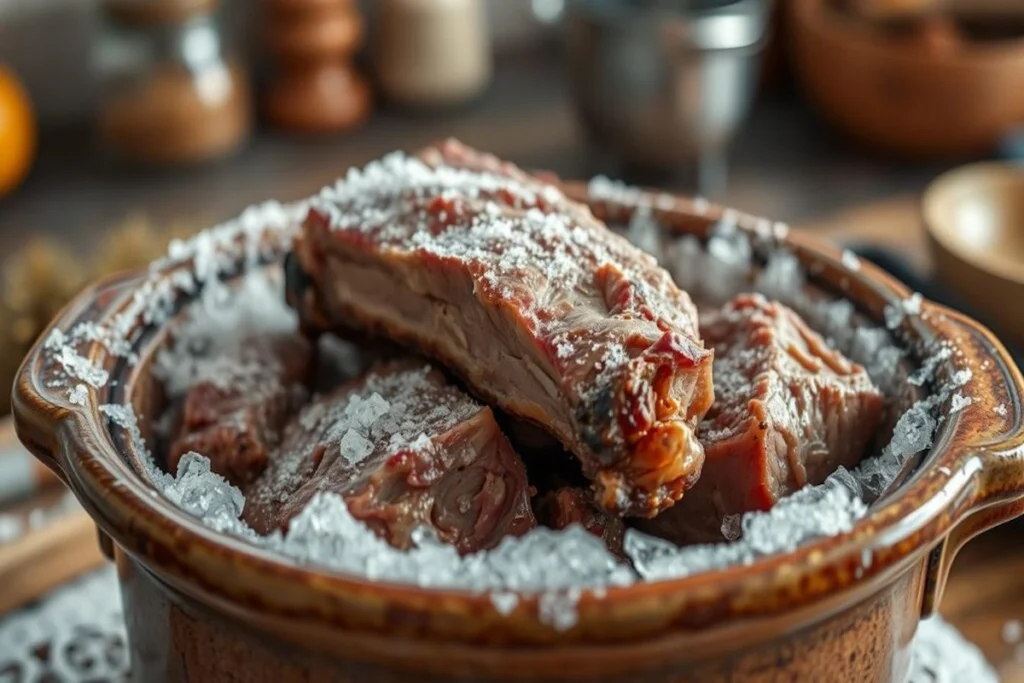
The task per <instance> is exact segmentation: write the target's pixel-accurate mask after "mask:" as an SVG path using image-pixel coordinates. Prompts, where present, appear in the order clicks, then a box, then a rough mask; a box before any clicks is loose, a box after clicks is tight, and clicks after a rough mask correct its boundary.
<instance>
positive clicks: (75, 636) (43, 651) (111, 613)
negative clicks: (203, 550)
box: [0, 566, 999, 683]
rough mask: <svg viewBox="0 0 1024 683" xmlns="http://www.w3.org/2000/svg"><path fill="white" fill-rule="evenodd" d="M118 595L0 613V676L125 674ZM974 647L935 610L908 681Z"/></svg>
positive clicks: (964, 658)
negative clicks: (0, 617)
mask: <svg viewBox="0 0 1024 683" xmlns="http://www.w3.org/2000/svg"><path fill="white" fill-rule="evenodd" d="M127 678H128V654H127V650H126V649H125V631H124V623H123V622H122V619H121V594H120V592H119V590H118V586H117V576H116V574H115V573H114V569H113V567H110V566H108V567H104V568H103V569H100V570H98V571H96V572H93V573H91V574H88V575H86V576H84V577H82V578H80V579H78V580H76V581H74V582H72V583H70V584H68V585H67V586H64V587H63V588H60V589H58V590H56V591H54V592H53V593H51V594H50V595H49V596H47V597H46V598H44V599H43V600H41V601H40V602H39V603H37V604H36V605H34V606H32V607H28V608H25V609H22V610H19V611H17V612H14V613H12V614H10V615H9V616H7V617H5V618H3V619H2V620H0V683H37V682H38V683H43V682H44V681H45V682H46V683H72V682H79V681H81V682H84V681H89V682H90V683H91V682H95V681H124V680H126V679H127ZM998 681H999V678H998V676H997V675H996V673H995V671H993V670H992V668H991V667H990V666H989V665H988V663H987V662H986V661H985V658H984V657H983V656H982V654H981V651H980V650H979V649H978V648H977V647H975V646H974V645H973V644H971V643H969V642H967V641H966V640H964V638H963V637H962V636H961V635H960V634H959V633H958V632H957V630H956V629H955V628H953V627H952V626H950V625H949V624H947V623H946V622H944V621H943V620H942V619H941V618H938V617H935V618H932V619H929V620H928V621H926V622H923V623H922V624H921V626H920V628H919V629H918V634H917V639H916V641H915V644H914V658H913V662H912V664H911V673H910V677H909V680H908V683H998Z"/></svg>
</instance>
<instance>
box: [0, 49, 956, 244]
mask: <svg viewBox="0 0 1024 683" xmlns="http://www.w3.org/2000/svg"><path fill="white" fill-rule="evenodd" d="M560 64H561V63H560V61H559V59H558V57H557V55H552V54H546V53H539V54H536V55H531V56H523V57H510V58H506V59H503V60H500V61H499V63H498V65H497V68H496V72H495V78H494V80H493V82H492V84H491V87H490V89H489V90H488V92H487V93H486V94H485V95H484V96H483V97H481V98H480V100H479V101H477V102H476V103H474V104H473V105H471V106H469V107H466V108H463V109H460V110H458V111H452V112H448V113H445V114H434V115H417V114H410V113H406V112H401V111H396V110H394V109H391V108H388V107H381V108H378V110H377V111H376V112H375V114H374V116H373V118H372V120H371V121H370V122H369V124H368V125H366V126H365V127H364V128H362V129H360V130H357V131H353V132H351V133H349V134H346V135H339V136H333V137H327V138H295V137H292V136H287V135H285V134H282V133H279V132H275V131H272V130H260V131H259V132H258V133H257V134H256V135H255V136H254V137H253V139H252V140H251V141H250V142H249V144H248V145H247V147H246V148H245V149H243V150H242V151H241V152H240V153H239V154H238V155H237V156H235V157H233V158H232V159H230V160H227V161H224V162H221V163H217V164H213V165H210V166H204V167H200V168H192V169H179V170H168V171H157V172H154V171H139V170H133V169H126V168H123V167H118V166H116V165H113V164H111V163H109V162H108V161H106V160H104V159H103V158H102V157H101V155H99V154H98V153H97V152H96V150H95V149H94V147H93V145H92V141H91V139H90V136H89V133H88V130H82V129H68V130H57V131H48V132H46V133H45V134H44V136H43V139H42V144H41V147H40V150H39V156H38V158H37V161H36V164H35V166H34V168H33V171H32V173H31V175H30V176H29V178H28V179H27V181H26V182H25V184H24V185H23V186H22V187H21V188H19V190H18V191H16V192H15V193H14V194H13V195H12V196H9V197H7V198H5V199H2V200H0V252H2V253H10V252H11V250H12V249H15V248H16V247H17V246H18V245H19V244H21V243H23V242H24V241H25V239H26V238H27V237H28V236H29V235H31V234H41V235H48V236H52V237H56V238H59V239H61V240H65V241H67V243H69V244H70V245H72V246H74V247H88V246H89V245H90V244H92V243H94V242H95V241H96V239H97V235H99V234H100V233H101V231H103V230H104V229H107V228H109V227H110V226H112V225H114V224H116V223H118V222H119V221H121V220H123V219H124V218H125V217H126V216H127V215H129V214H133V213H140V212H142V213H144V214H145V215H146V216H147V217H149V218H150V219H151V220H153V221H154V222H156V223H157V224H161V223H164V222H167V221H170V220H185V221H188V222H192V221H199V222H202V221H208V222H213V221H219V220H223V219H226V218H229V217H231V216H233V215H235V214H237V213H238V212H239V211H240V210H241V209H242V208H244V207H245V206H246V205H248V204H250V203H253V202H257V201H260V200H263V199H267V198H271V197H273V198H277V199H282V200H291V199H297V198H300V197H302V196H304V195H307V194H309V193H312V192H314V191H315V190H317V189H318V188H319V187H320V186H322V185H324V184H326V183H328V182H330V181H332V180H333V179H334V178H336V177H337V176H338V175H340V174H342V173H343V172H344V171H345V169H347V168H348V167H349V166H351V165H353V164H363V163H365V162H367V161H369V160H371V159H373V158H375V157H378V156H380V155H381V154H383V153H385V152H388V151H391V150H394V149H407V150H413V149H416V148H417V147H419V146H421V145H423V144H425V143H427V142H429V141H431V140H433V139H436V138H439V137H445V136H454V137H458V138H460V139H462V140H463V141H464V142H466V143H468V144H471V145H474V146H478V147H480V148H482V149H486V150H488V151H491V152H494V153H495V154H498V155H499V156H502V157H507V158H509V159H512V160H514V161H516V162H518V163H520V164H522V165H524V166H528V167H534V168H548V169H552V170H554V171H556V172H557V173H559V174H561V175H562V176H564V177H588V176H590V175H592V174H593V172H594V171H595V170H596V171H600V170H602V169H600V168H596V167H593V166H592V165H591V163H590V161H588V160H589V159H592V158H593V156H592V155H588V153H587V150H586V149H585V146H584V144H583V142H582V136H581V135H580V133H579V131H578V128H577V125H576V122H575V117H574V115H573V111H572V102H571V99H570V96H569V93H568V90H567V88H566V87H565V82H564V78H563V72H562V69H561V65H560ZM730 162H731V163H730V182H729V188H728V191H727V193H726V195H725V197H724V198H722V199H723V200H724V201H725V202H726V203H728V204H730V205H732V206H735V207H737V208H740V209H743V210H746V211H749V212H752V213H756V214H760V215H765V216H769V217H772V218H774V219H778V220H784V221H787V222H789V223H791V224H794V225H796V224H801V223H806V222H808V221H812V220H815V219H818V218H819V217H822V216H825V215H830V214H833V213H835V212H836V211H839V210H843V209H846V208H850V207H854V206H857V205H859V204H861V203H864V202H870V201H875V200H879V199H881V198H885V197H889V196H891V195H908V194H910V195H912V194H916V193H918V192H920V191H921V190H922V189H923V188H924V186H925V185H926V184H927V182H928V181H929V180H930V179H931V178H933V177H934V176H935V175H937V174H938V173H940V172H941V171H942V170H944V168H946V167H947V166H948V165H941V164H913V163H911V164H900V163H895V162H893V161H891V160H886V159H883V158H880V157H877V156H874V155H873V154H871V153H870V152H867V151H865V150H863V149H860V148H858V147H857V146H856V145H853V144H850V143H847V142H845V141H843V140H841V139H840V138H838V137H837V136H836V135H835V134H834V133H832V132H831V131H830V130H829V129H828V128H827V127H826V126H825V125H824V124H823V123H822V122H821V121H820V120H819V119H818V117H817V116H816V115H815V114H814V112H812V111H810V110H809V109H808V108H807V107H806V106H805V105H804V104H802V103H801V102H800V100H799V99H798V98H797V97H796V96H793V95H791V94H778V95H773V96H771V97H764V98H762V99H761V101H759V102H758V104H757V105H756V107H755V110H754V112H753V114H752V116H751V117H750V120H749V122H748V125H747V127H746V128H745V129H744V130H743V132H742V133H741V135H740V136H739V138H738V139H737V140H736V143H735V145H734V147H733V152H732V155H731V160H730ZM666 187H668V188H671V189H681V190H687V189H689V188H686V187H681V186H680V185H678V184H672V183H669V184H667V185H666Z"/></svg>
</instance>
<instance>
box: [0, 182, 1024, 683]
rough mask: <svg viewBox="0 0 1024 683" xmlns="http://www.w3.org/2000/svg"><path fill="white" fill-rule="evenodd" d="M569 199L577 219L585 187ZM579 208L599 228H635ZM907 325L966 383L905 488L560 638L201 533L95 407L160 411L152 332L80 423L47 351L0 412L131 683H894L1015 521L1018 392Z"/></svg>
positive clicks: (695, 217)
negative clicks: (64, 501)
mask: <svg viewBox="0 0 1024 683" xmlns="http://www.w3.org/2000/svg"><path fill="white" fill-rule="evenodd" d="M566 190H567V192H568V193H569V194H571V195H573V196H576V197H579V198H584V199H585V198H586V188H585V187H584V186H582V185H573V184H570V185H567V186H566ZM661 199H662V201H659V202H658V203H657V204H656V206H658V207H660V208H659V209H657V210H656V211H655V214H656V215H657V216H658V217H659V218H660V219H661V220H662V221H663V224H665V225H668V226H671V228H672V229H674V230H677V231H682V232H690V233H692V234H696V235H704V234H705V233H706V232H707V230H708V228H709V226H710V225H711V224H712V223H713V222H714V221H715V220H716V219H717V218H719V217H720V215H721V210H720V209H716V208H712V209H711V210H708V211H703V212H700V213H698V212H696V211H694V207H693V205H692V204H691V203H690V202H689V201H687V200H684V199H672V200H671V201H666V200H665V198H661ZM593 208H594V211H595V213H596V214H598V215H600V216H603V217H606V218H609V219H621V218H623V217H624V216H628V215H629V213H630V212H631V211H632V208H631V206H629V205H623V204H609V203H594V204H593ZM753 220H754V219H753V218H751V217H747V216H742V217H741V220H740V225H741V227H744V228H745V229H746V228H751V227H752V225H753ZM786 241H787V242H788V243H789V244H790V246H791V248H792V249H793V250H794V251H795V252H796V253H797V255H798V256H799V258H800V259H801V260H802V261H803V262H804V263H805V265H807V266H810V268H809V272H811V273H814V276H813V280H814V282H815V284H817V285H819V286H821V287H823V288H826V289H828V290H831V291H832V292H833V293H836V294H843V295H845V296H847V297H848V298H849V299H850V300H851V301H853V302H854V303H855V304H856V305H857V306H858V308H859V309H860V311H861V312H862V313H863V314H864V315H866V316H869V317H870V318H872V319H874V320H881V319H882V316H883V307H884V306H885V304H886V303H892V302H896V301H899V300H901V299H904V298H906V297H907V296H908V294H909V292H908V291H907V289H906V288H905V287H903V286H902V285H900V284H899V283H897V282H895V281H894V280H892V279H891V278H889V277H887V276H886V275H885V274H883V273H882V272H881V271H880V270H879V269H877V268H875V267H873V266H871V265H870V264H867V263H864V264H863V265H862V267H861V268H860V269H858V270H856V271H851V270H848V269H846V268H844V266H843V265H842V260H841V254H840V253H839V252H838V251H837V250H835V249H833V248H831V247H827V246H823V245H819V244H817V243H815V242H813V241H812V240H810V239H809V238H807V237H805V236H803V235H791V236H789V237H787V238H786ZM141 277H142V276H121V277H117V278H114V279H110V280H106V281H104V282H102V283H100V284H98V285H96V286H95V287H93V288H91V289H89V290H87V291H85V292H84V293H83V294H82V295H81V296H79V297H78V299H77V300H76V301H75V302H74V303H73V304H71V305H70V306H69V307H68V308H67V309H66V310H65V311H64V312H63V314H62V315H61V316H60V318H59V319H58V320H56V321H55V322H54V323H53V327H54V328H56V329H60V330H64V331H67V330H68V329H70V328H71V327H72V326H73V325H74V324H75V323H76V322H79V321H105V320H109V319H110V318H111V316H113V315H114V314H115V313H116V312H117V311H119V310H123V309H124V308H125V306H127V305H128V303H129V301H130V299H131V295H132V293H133V291H134V290H135V288H136V287H137V286H138V283H139V282H140V278H141ZM923 311H924V316H923V317H921V318H914V319H912V320H909V321H908V322H906V323H905V324H906V325H907V329H906V332H907V334H908V335H909V336H911V337H913V338H916V339H918V340H923V341H928V340H935V339H948V340H952V341H954V342H955V343H956V345H957V347H958V348H959V349H960V351H961V353H960V354H955V355H954V356H953V357H952V358H951V359H950V360H947V361H945V364H946V365H945V367H944V368H942V371H944V372H950V371H953V370H958V369H962V368H969V369H970V370H971V371H972V372H973V380H972V381H971V382H970V383H969V384H968V385H966V386H965V387H963V388H962V390H961V392H962V393H963V394H964V395H966V396H969V397H970V398H971V399H972V401H973V402H972V403H971V404H970V405H969V406H967V407H966V408H964V409H963V410H961V411H959V412H956V413H954V414H950V415H949V416H947V418H946V419H945V420H944V421H943V423H942V425H941V426H940V428H939V432H938V433H937V435H936V438H935V445H934V447H933V448H932V450H931V452H930V453H929V454H927V456H926V457H925V460H924V462H923V465H922V466H921V467H920V468H919V469H918V470H917V471H916V473H915V474H914V475H913V476H912V477H911V478H910V479H909V480H908V481H907V482H906V483H904V484H903V485H902V487H901V488H899V489H898V490H897V491H895V492H894V493H892V494H890V495H889V496H888V497H887V498H886V499H885V500H884V502H882V503H879V504H877V506H876V508H875V509H874V511H873V513H872V514H870V515H869V516H868V517H866V518H865V519H863V520H862V521H860V522H859V523H858V524H857V525H856V526H855V527H854V528H853V529H852V530H851V531H850V532H848V533H844V534H842V535H839V536H835V537H830V538H824V539H821V540H818V541H816V542H813V543H809V544H806V545H804V546H802V547H800V548H799V549H798V550H796V551H794V552H792V553H789V554H786V555H779V556H773V557H769V558H765V559H762V560H759V561H757V562H755V563H754V564H752V565H750V566H737V567H733V568H730V569H728V570H724V571H719V572H714V573H708V574H701V575H696V576H692V577H688V578H683V579H677V580H671V581H664V582H657V583H642V584H638V585H634V586H630V587H624V588H613V589H609V590H608V591H607V593H606V595H604V596H603V597H597V596H595V595H593V594H591V593H588V592H585V593H584V595H583V597H582V599H581V601H580V604H579V621H578V623H577V625H576V626H575V627H573V628H572V629H571V630H568V631H565V632H557V631H555V630H554V629H552V628H551V627H550V626H547V625H545V624H544V623H543V622H541V621H540V619H539V618H538V613H537V603H536V600H535V599H532V598H527V597H524V598H522V599H521V600H520V601H519V604H518V606H517V607H516V609H515V610H514V611H513V612H512V613H511V614H510V615H508V616H503V615H501V614H499V613H498V612H497V611H496V609H495V608H494V607H493V605H492V604H491V602H490V600H489V598H488V597H487V596H483V595H473V594H467V593H460V592H455V591H440V590H426V589H421V588H416V587H408V586H398V585H388V584H383V583H374V582H371V581H368V580H365V579H362V578H356V577H352V576H345V575H340V574H336V573H331V572H328V571H320V570H316V569H311V568H308V567H305V566H301V565H299V564H297V563H295V562H293V561H291V560H289V559H287V558H284V557H279V556H276V555H272V554H270V553H268V552H267V551H264V550H261V549H259V548H256V547H254V546H251V545H248V544H247V543H245V542H243V541H240V540H236V539H234V538H230V537H227V536H223V535H221V534H218V533H216V532H214V531H213V530H211V529H210V528H207V527H205V526H203V525H202V524H201V523H200V522H198V521H197V520H196V519H194V518H192V517H190V516H189V515H187V514H186V513H184V512H183V511H181V510H180V509H178V508H177V507H175V506H174V505H173V504H172V503H171V502H169V501H167V500H166V499H164V498H163V497H162V496H160V495H157V494H156V493H155V492H154V491H153V490H152V488H151V486H150V485H149V484H148V483H147V481H146V480H145V478H144V476H143V475H142V474H140V470H139V468H138V464H137V462H138V461H137V454H136V453H134V452H133V450H132V447H131V446H130V445H129V442H128V441H127V440H126V439H125V438H124V437H125V435H124V434H123V430H120V429H119V428H117V427H115V426H113V425H112V424H111V423H109V422H108V421H107V420H106V419H105V418H104V417H103V416H102V415H101V414H100V412H99V411H98V406H99V405H101V404H104V403H110V402H123V401H125V400H130V401H133V402H134V404H135V406H136V409H137V411H138V412H139V413H140V414H141V415H152V414H154V413H155V412H156V404H154V403H153V400H154V399H153V398H152V396H153V395H154V394H155V392H154V391H153V387H154V383H153V382H152V381H151V380H150V378H149V373H148V371H147V367H148V364H149V360H150V359H151V358H152V355H153V353H154V350H155V349H156V348H157V347H158V346H159V344H160V343H161V341H162V338H163V334H162V333H163V332H164V331H165V330H160V329H157V330H152V329H147V328H146V326H145V325H143V323H142V322H141V321H139V322H138V325H137V328H138V329H137V330H136V332H138V334H136V335H135V336H134V337H133V338H134V339H135V348H136V351H137V352H138V353H139V356H140V358H141V361H140V362H139V363H138V364H137V365H136V366H127V365H126V364H125V363H124V362H123V361H121V360H120V359H116V358H112V357H109V356H108V355H107V354H106V352H105V351H104V349H103V348H102V347H100V346H99V345H94V346H93V347H91V349H90V350H89V352H88V354H87V355H88V357H90V358H91V359H92V360H93V362H95V363H97V364H98V365H100V366H102V367H104V368H106V369H107V370H108V371H109V372H110V373H111V378H112V379H115V380H117V383H116V386H113V387H110V386H108V387H106V388H103V389H100V390H92V389H90V391H89V397H88V400H87V401H86V402H85V405H72V404H71V403H70V402H69V401H68V399H67V390H66V389H63V390H59V391H58V390H54V389H52V388H48V380H49V379H52V378H51V377H50V375H49V373H51V372H52V371H53V358H52V357H51V356H52V352H50V351H47V350H46V349H45V348H44V347H43V345H42V344H40V345H38V346H37V347H36V348H35V349H34V350H33V351H32V353H31V354H30V355H29V357H28V358H27V359H26V361H25V364H24V366H23V367H22V370H21V373H20V375H19V377H18V381H17V384H16V386H15V391H14V412H15V418H16V424H17V430H18V434H19V436H20V437H21V439H22V441H23V442H24V443H25V444H26V445H27V446H28V447H29V448H30V449H31V450H32V451H33V452H34V453H35V454H36V455H37V456H38V457H39V458H40V459H41V460H43V461H44V462H45V463H46V464H48V465H49V466H50V467H52V468H53V469H54V470H56V471H57V472H58V473H59V474H60V476H61V477H62V478H63V479H64V480H65V481H66V482H67V483H68V485H69V486H70V487H71V489H72V490H73V491H74V492H75V494H76V495H77V496H78V498H79V500H80V501H81V502H82V504H83V505H84V506H85V508H86V509H87V510H88V511H89V513H90V514H91V515H92V517H93V518H94V519H95V521H96V524H97V526H98V528H99V533H100V539H101V543H102V545H103V547H104V548H105V550H106V551H107V553H108V554H109V555H111V556H112V557H113V558H114V560H115V561H116V562H117V567H118V572H119V576H120V581H121V587H122V593H123V597H124V607H125V618H126V620H127V625H128V633H129V640H130V647H131V657H132V664H133V676H134V677H135V680H139V681H147V682H159V681H214V682H220V681H225V682H226V681H247V682H249V683H260V682H263V681H266V682H272V683H282V682H283V681H293V680H301V681H351V682H359V683H385V682H387V683H397V682H402V683H405V682H407V681H453V680H459V681H527V680H529V681H606V682H612V681H615V682H623V683H624V682H627V681H629V682H638V681H675V682H680V683H681V682H684V681H685V682H697V681H700V682H701V683H708V682H713V681H731V682H734V683H739V682H741V681H742V682H744V683H750V682H754V681H758V682H760V681H902V680H903V679H904V678H905V675H906V672H907V668H908V664H909V656H910V645H911V640H912V638H913V636H914V632H915V629H916V626H917V623H918V620H919V619H920V618H921V617H922V616H923V615H928V614H930V613H931V612H932V611H933V610H934V608H935V605H936V604H937V602H938V600H939V597H940V596H941V594H942V589H943V585H944V583H945V580H946V575H947V573H948V570H949V567H950V564H951V562H952V560H953V557H954V555H955V554H956V552H957V550H958V549H959V548H960V547H961V546H962V544H963V543H964V542H966V541H967V540H968V539H970V538H971V537H972V536H974V535H975V534H977V533H979V532H981V531H983V530H985V529H988V528H990V527H992V526H994V525H996V524H999V523H1001V522H1004V521H1006V520H1008V519H1010V518H1012V517H1016V516H1017V515H1019V514H1021V513H1022V512H1024V498H1022V496H1024V429H1022V421H1021V417H1022V405H1021V396H1022V388H1024V380H1022V378H1021V375H1020V373H1019V371H1018V370H1017V368H1016V367H1015V366H1014V365H1013V363H1012V361H1011V360H1010V359H1009V357H1008V355H1007V353H1006V350H1005V349H1004V348H1003V346H1002V345H1001V344H1000V343H999V341H997V340H996V339H995V338H994V337H993V336H992V335H991V334H990V333H989V332H988V331H987V330H985V329H982V328H981V327H979V326H978V325H977V324H976V323H974V322H972V321H970V320H968V319H966V318H964V317H963V316H961V315H958V314H957V313H954V312H953V311H950V310H947V309H944V308H942V307H940V306H938V305H935V304H932V303H928V302H925V303H924V305H923ZM48 334H49V333H48ZM45 336H46V335H44V338H45ZM1000 405H1002V406H1005V407H1006V408H1007V410H997V409H996V408H997V406H1000ZM143 431H145V428H144V429H143ZM866 559H870V563H866V562H865V560H866ZM865 566H866V569H865V568H864V567H865Z"/></svg>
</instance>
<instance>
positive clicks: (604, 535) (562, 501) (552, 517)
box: [534, 486, 626, 557]
mask: <svg viewBox="0 0 1024 683" xmlns="http://www.w3.org/2000/svg"><path fill="white" fill-rule="evenodd" d="M534 508H535V510H536V512H537V520H538V521H539V522H540V523H541V524H543V525H544V526H546V527H550V528H552V529H564V528H565V527H567V526H569V525H570V524H579V525H580V526H582V527H583V528H584V529H586V530H587V531H589V532H590V533H591V534H593V535H594V536H597V537H598V538H600V539H601V540H602V541H604V544H605V545H606V546H607V547H608V550H609V551H611V552H612V553H613V554H615V555H618V556H620V557H621V556H622V555H623V550H622V541H623V537H624V535H625V533H626V526H625V524H624V523H623V522H622V519H621V518H619V517H613V516H612V515H609V514H608V513H607V512H605V511H604V510H602V509H600V508H599V507H597V505H595V504H594V501H593V499H592V498H591V497H590V495H589V494H588V492H587V491H585V490H583V489H580V488H576V487H572V486H566V487H563V488H560V489H558V490H555V491H549V492H548V493H545V494H542V495H540V496H538V497H537V501H536V502H535V504H534Z"/></svg>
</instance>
